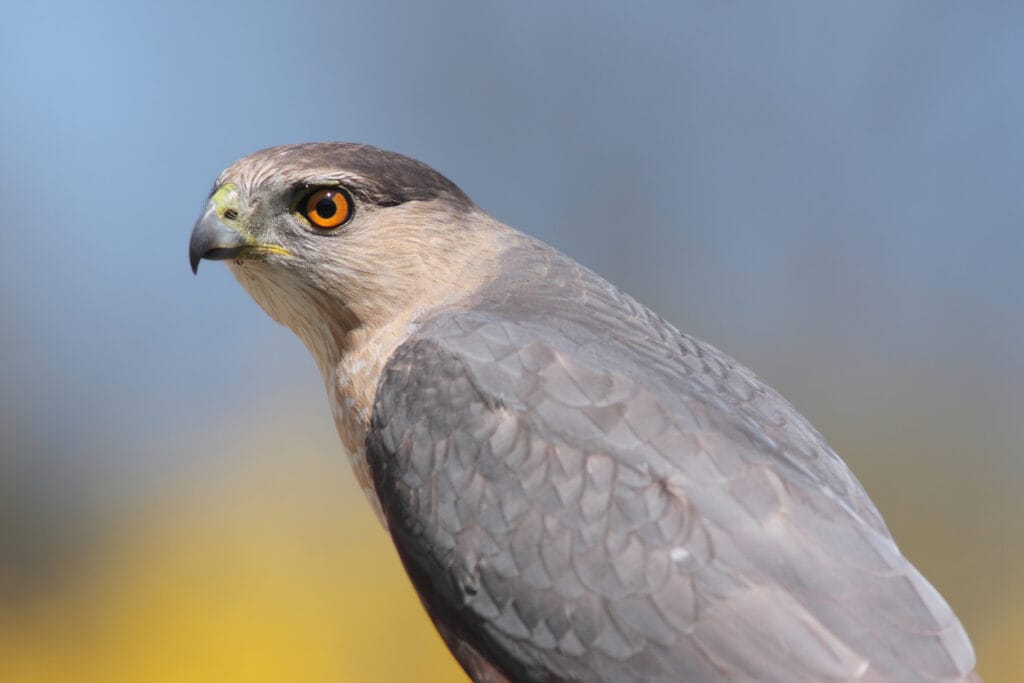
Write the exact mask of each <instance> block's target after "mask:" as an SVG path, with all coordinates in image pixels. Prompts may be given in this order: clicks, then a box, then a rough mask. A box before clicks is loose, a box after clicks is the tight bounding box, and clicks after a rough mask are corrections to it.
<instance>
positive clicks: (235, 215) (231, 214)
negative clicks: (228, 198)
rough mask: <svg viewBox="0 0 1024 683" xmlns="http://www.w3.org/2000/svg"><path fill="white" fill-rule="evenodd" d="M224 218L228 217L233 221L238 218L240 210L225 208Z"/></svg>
mask: <svg viewBox="0 0 1024 683" xmlns="http://www.w3.org/2000/svg"><path fill="white" fill-rule="evenodd" d="M224 218H226V219H227V220H229V221H233V220H235V219H236V218H238V212H237V211H235V210H234V209H225V211H224Z"/></svg>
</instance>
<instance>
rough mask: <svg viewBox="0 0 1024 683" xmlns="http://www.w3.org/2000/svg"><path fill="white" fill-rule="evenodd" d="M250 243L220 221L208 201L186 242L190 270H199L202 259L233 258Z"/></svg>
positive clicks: (211, 203)
mask: <svg viewBox="0 0 1024 683" xmlns="http://www.w3.org/2000/svg"><path fill="white" fill-rule="evenodd" d="M249 246H252V243H251V242H250V241H249V240H247V239H246V238H245V236H244V235H242V233H240V232H238V231H237V230H232V229H231V228H230V227H228V226H227V225H225V224H224V222H223V221H221V219H220V216H218V215H217V208H216V207H215V206H214V205H213V202H210V204H209V205H207V207H206V211H204V212H203V215H202V216H200V217H199V220H198V221H196V224H195V227H193V228H192V239H190V240H189V243H188V261H189V263H190V264H191V265H192V272H193V273H195V272H197V271H198V270H199V262H200V261H201V260H202V259H208V260H210V261H222V260H224V259H230V258H235V257H237V256H240V255H241V253H242V252H243V251H244V250H245V249H246V248H247V247H249Z"/></svg>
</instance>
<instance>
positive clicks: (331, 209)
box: [316, 194, 338, 218]
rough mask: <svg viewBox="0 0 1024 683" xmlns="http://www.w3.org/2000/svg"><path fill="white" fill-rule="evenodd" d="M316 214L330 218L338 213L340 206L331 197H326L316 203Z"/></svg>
mask: <svg viewBox="0 0 1024 683" xmlns="http://www.w3.org/2000/svg"><path fill="white" fill-rule="evenodd" d="M316 212H317V213H318V214H320V216H321V217H323V218H330V217H331V216H333V215H334V214H336V213H337V212H338V206H337V204H335V203H334V200H333V199H331V195H329V194H328V195H324V197H323V199H321V200H320V201H318V202H317V203H316Z"/></svg>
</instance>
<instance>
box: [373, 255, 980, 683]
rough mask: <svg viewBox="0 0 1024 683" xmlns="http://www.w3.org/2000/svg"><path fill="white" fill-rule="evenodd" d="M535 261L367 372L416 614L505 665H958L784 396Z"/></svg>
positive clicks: (673, 677) (895, 560)
mask: <svg viewBox="0 0 1024 683" xmlns="http://www.w3.org/2000/svg"><path fill="white" fill-rule="evenodd" d="M544 259H546V261H545V266H546V268H547V269H548V270H547V271H546V272H544V273H542V275H543V277H542V278H541V279H540V280H539V282H544V283H550V282H554V285H553V286H544V287H541V286H538V285H530V284H529V282H526V283H525V284H518V285H517V284H516V283H514V282H513V283H507V282H506V283H497V287H496V288H495V291H497V292H500V293H501V296H495V295H488V294H487V293H486V292H485V293H484V294H483V295H482V297H481V300H480V301H479V302H477V305H476V306H474V308H473V309H472V310H470V311H465V310H463V311H452V312H448V313H444V314H442V315H440V316H437V317H435V318H434V319H432V320H429V321H427V322H425V323H424V324H423V325H422V326H421V328H420V329H419V330H418V331H417V333H416V334H415V335H414V337H413V338H411V339H410V340H408V341H407V342H406V343H405V344H404V345H402V346H401V347H400V348H399V349H398V351H397V352H396V353H395V355H394V356H393V358H392V359H391V361H390V362H389V363H388V366H387V367H386V369H385V372H384V375H383V376H382V379H381V383H380V387H379V391H378V395H377V403H376V406H375V411H374V418H373V425H372V429H371V434H370V436H369V437H368V444H367V445H368V453H369V454H370V456H371V467H372V468H373V469H374V475H375V480H376V484H377V487H378V493H379V495H380V496H381V500H382V503H383V505H384V507H385V510H386V512H387V514H388V519H389V524H390V527H391V531H392V533H393V534H394V536H395V539H396V543H397V545H398V547H399V550H400V552H401V553H402V556H403V560H404V561H405V562H406V564H407V566H408V567H409V569H410V574H411V575H412V576H413V580H414V582H415V583H416V584H417V588H418V589H419V591H420V593H421V595H423V596H424V599H425V602H427V604H428V609H430V608H431V605H433V609H434V610H439V609H445V610H447V611H448V612H449V613H450V614H449V618H450V619H454V620H457V621H459V622H460V623H462V624H464V625H465V628H466V629H467V632H470V633H472V634H474V635H473V638H474V639H475V642H474V643H473V646H474V647H475V648H476V649H477V650H479V651H480V652H481V653H482V654H484V655H485V656H488V657H489V658H493V661H496V662H497V663H498V664H499V666H502V667H503V668H504V669H505V670H506V672H511V673H510V675H512V676H513V678H514V679H515V680H536V681H542V680H567V681H574V680H579V681H630V680H637V681H639V680H643V681H681V680H685V681H787V682H788V681H794V680H823V681H825V680H832V681H849V680H858V681H882V680H884V681H904V680H905V681H926V680H961V679H962V678H963V677H964V676H965V675H966V674H967V673H968V672H969V671H970V670H971V669H972V668H973V664H974V656H973V652H972V651H971V648H970V644H969V642H968V640H967V638H966V636H965V634H964V633H963V631H962V629H961V627H960V624H959V622H958V621H957V620H956V618H955V616H954V615H953V614H952V612H951V611H950V609H949V607H948V606H947V605H946V603H945V602H944V601H943V600H942V598H941V597H940V596H939V595H938V594H937V593H936V592H935V591H934V589H932V588H931V586H930V585H929V584H928V583H927V582H926V581H925V580H924V579H923V578H922V577H921V576H920V575H919V574H918V573H917V572H916V570H914V568H913V567H912V566H911V565H910V564H909V563H908V562H907V561H906V560H905V559H904V558H903V557H902V555H901V554H900V553H899V551H898V549H897V548H896V546H895V545H894V544H893V542H892V540H891V538H890V537H889V536H888V532H887V531H886V530H885V527H884V525H882V523H881V520H880V518H879V517H878V515H877V512H876V511H875V509H874V507H873V506H872V505H871V503H870V501H869V500H868V499H867V497H866V495H864V493H863V491H862V490H861V488H860V486H859V485H858V484H857V482H856V480H855V479H854V478H853V476H852V475H851V474H850V473H849V471H848V470H847V469H846V468H845V466H844V465H843V464H842V463H841V461H839V459H838V458H837V457H836V456H835V454H834V453H832V451H831V450H830V449H829V448H828V446H827V445H826V444H825V443H824V442H823V441H822V440H821V438H820V436H818V435H817V433H816V432H814V430H813V429H811V428H810V427H809V426H808V425H807V424H806V422H805V421H804V420H803V419H802V418H800V417H799V415H797V414H796V413H795V411H793V409H792V408H790V407H789V406H788V404H786V403H785V402H784V401H782V400H781V399H779V398H778V397H777V396H776V395H775V394H774V393H773V392H771V390H769V389H767V388H766V387H765V386H764V385H763V384H761V383H760V382H759V381H758V380H757V379H756V378H755V377H754V376H753V375H752V374H751V373H749V371H747V370H745V369H743V368H742V367H740V366H738V365H736V364H735V363H733V362H732V361H731V360H729V359H727V358H725V357H724V356H722V355H721V354H720V353H718V352H717V351H715V350H714V349H712V348H710V347H707V346H704V345H701V344H700V343H699V342H696V341H694V340H692V339H690V338H688V337H684V336H683V335H680V334H679V333H678V332H675V331H674V330H673V329H672V328H671V327H669V326H667V325H666V324H665V323H663V322H661V321H660V320H658V319H657V318H655V317H654V316H653V315H651V314H649V313H648V312H646V310H645V309H643V308H642V307H640V306H639V305H637V304H635V302H632V300H629V299H628V298H627V297H624V296H622V295H620V294H618V293H617V292H615V291H614V290H612V289H611V288H610V287H608V286H607V285H606V284H604V283H603V282H602V281H599V280H596V277H595V276H590V275H589V274H588V273H587V272H586V271H584V270H582V269H580V268H579V267H578V266H575V264H572V263H571V262H567V261H561V260H559V259H558V257H557V255H556V256H550V255H544ZM552 268H562V269H563V270H564V271H565V272H564V277H562V278H559V277H557V274H558V273H557V271H556V273H555V275H556V276H555V277H552V272H551V269H552ZM517 272H530V271H529V269H521V270H520V271H517ZM532 272H535V273H536V272H537V270H536V269H534V270H533V271H532ZM509 277H520V278H521V277H523V276H521V275H510V276H509ZM591 278H593V279H591ZM509 292H511V293H512V294H511V295H510V294H508V293H509ZM530 297H533V299H532V300H530ZM538 312H539V314H538ZM608 340H613V341H614V343H608ZM435 618H438V617H437V616H436V615H435Z"/></svg>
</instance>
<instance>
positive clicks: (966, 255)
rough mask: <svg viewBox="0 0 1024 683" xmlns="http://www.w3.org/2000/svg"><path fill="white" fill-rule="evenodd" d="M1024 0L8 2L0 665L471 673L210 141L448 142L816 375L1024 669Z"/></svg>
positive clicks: (451, 165) (716, 330)
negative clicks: (197, 261)
mask: <svg viewBox="0 0 1024 683" xmlns="http://www.w3.org/2000/svg"><path fill="white" fill-rule="evenodd" d="M1022 66H1024V6H1022V5H1021V4H1020V3H997V2H978V3H955V2H884V3H883V2H865V3H806V2H805V3H770V4H768V3H763V4H762V3H746V6H745V7H740V6H738V5H737V4H734V3H710V2H706V3H682V2H661V3H654V2H637V3H624V2H603V1H601V2H586V3H583V2H576V3H569V2H538V1H534V0H531V1H527V2H523V1H519V2H515V3H511V2H481V1H479V0H464V1H462V2H453V1H443V2H431V3H425V2H415V1H412V0H410V1H407V2H396V3H388V2H327V1H326V0H318V1H308V2H293V3H286V2H264V1H259V0H258V1H252V0H247V1H246V2H241V1H239V2H229V3H207V2H201V3H200V2H178V3H160V4H157V3H153V4H145V3H131V2H122V3H102V2H101V3H69V2H60V1H57V2H52V3H42V2H19V1H18V0H14V1H13V2H10V1H9V2H5V3H4V4H3V6H2V8H0V237H2V244H3V248H2V249H0V333H2V334H0V681H4V683H27V682H37V681H38V682H43V681H45V682H47V683H49V682H54V681H57V682H62V681H75V682H90V681H103V682H104V683H111V682H120V681H124V682H136V681H165V680H166V681H268V682H270V681H304V682H319V681H324V682H326V681H397V680H419V681H430V680H436V681H459V680H464V679H463V678H461V674H460V673H459V672H458V670H457V669H456V667H455V665H454V664H453V662H452V660H451V659H450V658H449V656H448V655H447V653H446V652H445V650H444V648H443V646H442V644H441V641H440V640H439V638H438V637H437V636H436V635H435V634H434V633H433V631H432V629H431V628H430V626H429V624H428V622H427V619H426V617H425V616H424V614H423V613H422V610H421V608H420V607H419V605H418V603H417V601H416V599H415V597H414V595H413V593H412V591H411V589H410V588H409V586H408V584H407V582H406V580H405V578H404V576H403V574H402V572H401V569H400V567H399V564H398V560H397V557H396V555H395V553H394V552H393V551H392V549H391V547H390V545H389V542H388V540H387V538H386V537H385V535H384V533H383V531H382V530H381V529H380V528H378V527H377V525H376V522H375V521H374V519H373V518H372V516H371V514H370V512H369V508H368V506H367V505H366V504H365V502H364V500H363V499H362V495H361V494H360V493H359V492H358V490H357V488H356V487H355V485H354V482H353V477H352V475H351V474H350V473H349V471H348V465H347V462H346V461H345V459H344V457H343V456H342V454H341V451H340V447H339V445H338V443H337V440H336V437H335V435H334V433H333V426H332V423H331V418H330V413H329V411H328V409H327V403H326V400H325V398H324V395H323V388H322V384H321V380H320V378H319V376H318V373H317V371H316V368H315V367H314V364H313V362H312V361H311V360H310V359H309V358H308V357H307V355H306V352H305V350H304V348H303V347H302V346H301V344H300V343H299V342H298V341H297V340H295V339H294V338H293V337H292V335H291V333H290V332H289V331H287V330H284V329H281V328H278V327H276V326H275V325H274V324H273V323H272V322H271V321H270V320H269V319H268V318H267V317H266V316H265V315H264V314H263V313H262V311H260V310H259V309H258V308H257V306H256V305H255V304H254V303H253V302H252V301H251V300H250V299H249V298H248V297H247V295H245V294H244V292H243V291H242V290H241V289H240V288H239V287H238V286H237V285H236V284H235V283H234V282H233V281H232V279H231V277H230V275H229V274H228V272H227V270H226V269H225V268H223V267H222V266H220V265H218V264H206V265H204V266H203V268H202V271H201V272H200V276H199V277H198V278H193V277H192V274H191V273H190V272H189V269H188V263H187V258H186V250H187V249H186V246H187V242H188V236H189V231H190V229H191V226H192V222H193V220H194V219H195V218H196V217H197V215H198V213H199V210H200V208H201V206H202V204H203V202H204V200H205V197H206V193H207V191H208V190H209V187H210V185H211V183H212V181H213V179H214V178H215V177H216V175H217V173H218V172H219V171H220V169H221V168H222V167H224V166H225V165H227V164H228V163H230V162H231V161H233V160H234V159H235V158H237V157H239V156H241V155H243V154H245V153H248V152H250V151H253V150H255V149H257V148H261V147H265V146H269V145H274V144H281V143H288V142H299V141H307V140H328V139H345V140H357V141H363V142H369V143H373V144H377V145H380V146H383V147H387V148H391V149H395V150H399V151H402V152H405V153H407V154H410V155H412V156H415V157H417V158H420V159H422V160H424V161H426V162H428V163H430V164H432V165H434V166H435V167H437V168H438V169H440V170H441V171H442V172H444V173H446V174H447V175H449V176H450V177H451V178H453V179H454V180H455V181H456V182H458V183H459V184H460V185H461V186H462V187H463V188H464V189H465V190H466V191H467V192H468V193H469V194H470V195H471V196H472V197H474V198H475V199H476V201H477V202H478V203H479V204H480V205H481V206H483V207H485V208H487V209H488V210H489V211H491V212H492V213H493V214H495V215H496V216H498V217H499V218H501V219H503V220H505V221H506V222H508V223H511V224H513V225H515V226H518V227H520V228H522V229H524V230H525V231H527V232H530V233H532V234H534V235H537V236H539V237H541V238H543V239H545V240H548V241H550V242H551V243H553V244H555V245H556V246H558V247H559V248H561V249H562V250H564V251H566V252H568V253H569V254H570V255H572V256H574V257H576V258H577V259H579V260H581V261H582V262H583V263H585V264H587V265H589V266H591V267H592V268H594V269H595V270H597V271H598V272H600V273H602V274H604V275H606V276H607V277H608V278H609V279H611V280H612V281H613V282H615V283H616V284H618V285H619V286H620V287H622V288H623V289H625V290H626V291H628V292H630V293H632V294H634V295H635V296H637V297H638V298H639V299H640V300H642V301H644V302H646V303H648V304H649V305H650V306H652V307H653V308H654V309H655V310H657V311H659V312H660V313H662V314H664V315H665V316H666V317H667V318H668V319H669V320H671V321H673V322H675V323H676V324H678V325H679V326H680V327H682V328H683V329H685V330H687V331H690V332H691V333H694V334H696V335H697V336H699V337H702V338H704V339H706V340H709V341H711V342H712V343H714V344H715V345H717V346H719V347H721V348H723V349H725V350H727V351H728V352H730V353H731V354H732V355H734V356H736V357H738V358H739V359H741V360H742V361H744V362H745V363H746V364H748V365H749V366H751V367H752V368H754V369H755V371H756V372H758V373H759V374H761V375H762V376H763V377H765V378H766V379H767V380H768V381H769V382H770V383H771V384H773V385H774V386H776V387H777V388H778V389H780V390H781V391H782V393H783V394H784V395H786V396H787V397H788V398H790V400H792V401H793V402H794V403H795V404H796V405H797V406H798V408H800V409H801V410H802V411H803V412H805V413H806V414H807V415H808V416H809V417H810V418H811V420H812V422H814V424H815V425H817V426H818V427H819V429H820V430H821V431H822V432H823V433H824V434H825V435H826V436H827V438H828V439H829V440H830V441H831V442H832V444H833V445H834V446H835V447H836V448H837V450H839V452H840V453H841V454H842V455H843V456H844V457H845V458H846V460H847V461H848V462H849V463H850V465H851V467H852V468H853V469H854V471H855V472H856V473H857V474H858V476H859V477H860V478H861V479H862V481H863V482H864V484H865V486H866V487H867V489H868V490H869V491H870V492H871V494H872V496H873V497H874V500H875V501H876V502H877V504H878V506H879V507H880V508H881V510H882V512H883V514H884V515H885V516H886V518H887V520H888V521H889V524H890V526H891V527H892V529H893V531H894V533H895V535H896V538H897V540H898V541H899V542H900V544H901V546H902V548H903V549H904V551H905V552H906V553H907V554H908V555H909V556H910V557H911V558H912V559H913V560H914V561H915V562H916V563H917V565H918V566H919V567H920V568H921V569H922V571H923V572H924V573H925V574H926V575H927V576H928V577H930V578H931V579H932V580H933V581H934V583H935V584H936V585H937V586H938V588H939V589H940V590H941V591H942V593H943V594H945V595H946V596H947V597H948V599H949V600H950V602H951V603H952V604H953V606H954V608H955V609H956V611H957V612H958V613H959V614H960V616H961V617H962V620H963V621H964V623H965V625H966V627H967V629H968V631H969V632H970V633H971V634H972V636H973V639H974V642H975V645H976V648H977V651H978V656H979V662H980V671H981V672H982V673H983V674H984V675H985V676H986V677H987V680H988V681H990V682H992V681H1011V682H1012V681H1019V680H1024V654H1022V653H1024V649H1022V648H1021V647H1020V645H1021V642H1022V638H1024V570H1022V566H1024V456H1022V453H1024V419H1022V418H1024V415H1022V407H1021V402H1020V400H1021V396H1022V395H1024V344H1022V343H1021V339H1022V335H1024V307H1022V297H1024V268H1022V261H1024V192H1022V178H1024V79H1022V78H1021V69H1022Z"/></svg>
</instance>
